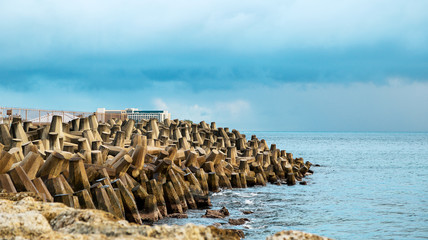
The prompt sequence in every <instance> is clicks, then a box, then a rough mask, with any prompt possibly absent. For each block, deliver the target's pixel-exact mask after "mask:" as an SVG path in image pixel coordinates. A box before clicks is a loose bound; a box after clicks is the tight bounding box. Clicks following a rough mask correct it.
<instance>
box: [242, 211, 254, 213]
mask: <svg viewBox="0 0 428 240" xmlns="http://www.w3.org/2000/svg"><path fill="white" fill-rule="evenodd" d="M242 213H243V214H251V213H254V212H253V211H242Z"/></svg>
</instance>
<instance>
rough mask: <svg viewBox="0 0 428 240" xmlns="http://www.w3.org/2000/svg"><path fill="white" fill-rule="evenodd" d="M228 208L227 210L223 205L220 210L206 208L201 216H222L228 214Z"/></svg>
mask: <svg viewBox="0 0 428 240" xmlns="http://www.w3.org/2000/svg"><path fill="white" fill-rule="evenodd" d="M229 215H230V214H229V210H227V208H225V207H223V208H222V209H220V210H210V209H207V210H206V212H205V215H203V216H202V217H204V218H224V217H227V216H229Z"/></svg>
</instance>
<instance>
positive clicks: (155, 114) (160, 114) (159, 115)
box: [97, 108, 171, 122]
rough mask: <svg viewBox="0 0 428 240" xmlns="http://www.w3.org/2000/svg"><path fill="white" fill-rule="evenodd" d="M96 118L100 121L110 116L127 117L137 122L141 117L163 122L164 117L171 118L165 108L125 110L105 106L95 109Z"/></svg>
mask: <svg viewBox="0 0 428 240" xmlns="http://www.w3.org/2000/svg"><path fill="white" fill-rule="evenodd" d="M97 118H98V119H99V120H101V121H107V120H108V119H111V118H129V119H134V120H135V121H136V122H139V121H140V120H142V119H146V120H149V119H152V118H155V119H157V120H158V121H159V122H163V121H164V120H165V119H167V118H168V119H171V113H168V111H165V110H153V111H145V110H138V108H127V109H125V110H106V109H105V108H98V109H97Z"/></svg>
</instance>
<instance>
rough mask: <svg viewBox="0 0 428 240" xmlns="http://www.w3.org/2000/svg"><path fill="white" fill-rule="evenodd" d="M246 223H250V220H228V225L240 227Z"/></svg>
mask: <svg viewBox="0 0 428 240" xmlns="http://www.w3.org/2000/svg"><path fill="white" fill-rule="evenodd" d="M248 221H250V219H248V218H238V219H233V218H229V224H230V225H242V224H244V223H246V222H248Z"/></svg>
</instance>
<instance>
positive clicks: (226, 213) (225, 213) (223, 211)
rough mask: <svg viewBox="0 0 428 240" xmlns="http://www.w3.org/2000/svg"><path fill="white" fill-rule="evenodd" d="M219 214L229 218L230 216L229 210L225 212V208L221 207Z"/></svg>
mask: <svg viewBox="0 0 428 240" xmlns="http://www.w3.org/2000/svg"><path fill="white" fill-rule="evenodd" d="M220 212H221V213H223V214H224V216H229V215H230V213H229V210H227V208H225V207H222V208H221V209H220Z"/></svg>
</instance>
